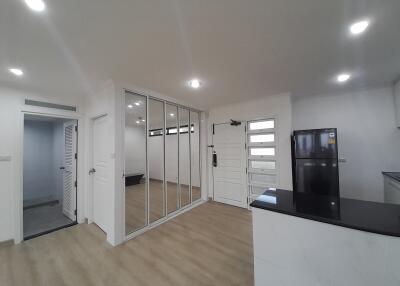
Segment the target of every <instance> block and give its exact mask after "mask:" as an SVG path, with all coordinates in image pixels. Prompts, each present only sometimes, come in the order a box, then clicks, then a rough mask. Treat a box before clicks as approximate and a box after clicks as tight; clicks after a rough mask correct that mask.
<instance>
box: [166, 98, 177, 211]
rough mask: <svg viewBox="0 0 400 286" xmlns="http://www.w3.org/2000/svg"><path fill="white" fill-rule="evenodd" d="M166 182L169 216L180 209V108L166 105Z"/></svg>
mask: <svg viewBox="0 0 400 286" xmlns="http://www.w3.org/2000/svg"><path fill="white" fill-rule="evenodd" d="M166 122H167V123H166V126H167V131H166V134H165V181H166V185H165V188H166V192H167V211H168V214H170V213H172V212H174V211H176V210H177V209H178V208H179V188H178V107H177V106H175V105H171V104H166Z"/></svg>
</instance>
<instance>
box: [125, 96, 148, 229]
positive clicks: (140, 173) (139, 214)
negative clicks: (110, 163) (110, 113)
mask: <svg viewBox="0 0 400 286" xmlns="http://www.w3.org/2000/svg"><path fill="white" fill-rule="evenodd" d="M146 137H147V136H146V97H144V96H141V95H137V94H132V93H126V94H125V232H126V234H130V233H132V232H134V231H136V230H138V229H141V228H143V227H145V226H146V225H147V208H146V205H147V195H146V194H147V184H146V169H147V168H146Z"/></svg>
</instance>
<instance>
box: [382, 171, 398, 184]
mask: <svg viewBox="0 0 400 286" xmlns="http://www.w3.org/2000/svg"><path fill="white" fill-rule="evenodd" d="M382 174H383V175H385V176H388V177H389V178H392V179H393V180H396V181H398V182H400V172H382Z"/></svg>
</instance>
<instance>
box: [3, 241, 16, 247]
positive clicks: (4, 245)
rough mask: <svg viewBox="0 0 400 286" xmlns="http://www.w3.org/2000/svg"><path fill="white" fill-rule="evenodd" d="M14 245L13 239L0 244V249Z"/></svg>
mask: <svg viewBox="0 0 400 286" xmlns="http://www.w3.org/2000/svg"><path fill="white" fill-rule="evenodd" d="M14 244H15V242H14V239H9V240H5V241H2V242H0V248H4V247H8V246H11V245H14Z"/></svg>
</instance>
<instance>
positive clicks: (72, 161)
mask: <svg viewBox="0 0 400 286" xmlns="http://www.w3.org/2000/svg"><path fill="white" fill-rule="evenodd" d="M76 126H77V125H76V121H70V122H66V123H65V124H64V140H65V141H64V142H65V144H64V167H65V169H64V172H63V213H64V214H65V215H66V216H67V217H68V218H70V219H71V220H73V221H76V188H77V185H76V158H77V157H76V156H77V154H76V139H77V136H76V135H77V129H76Z"/></svg>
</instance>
